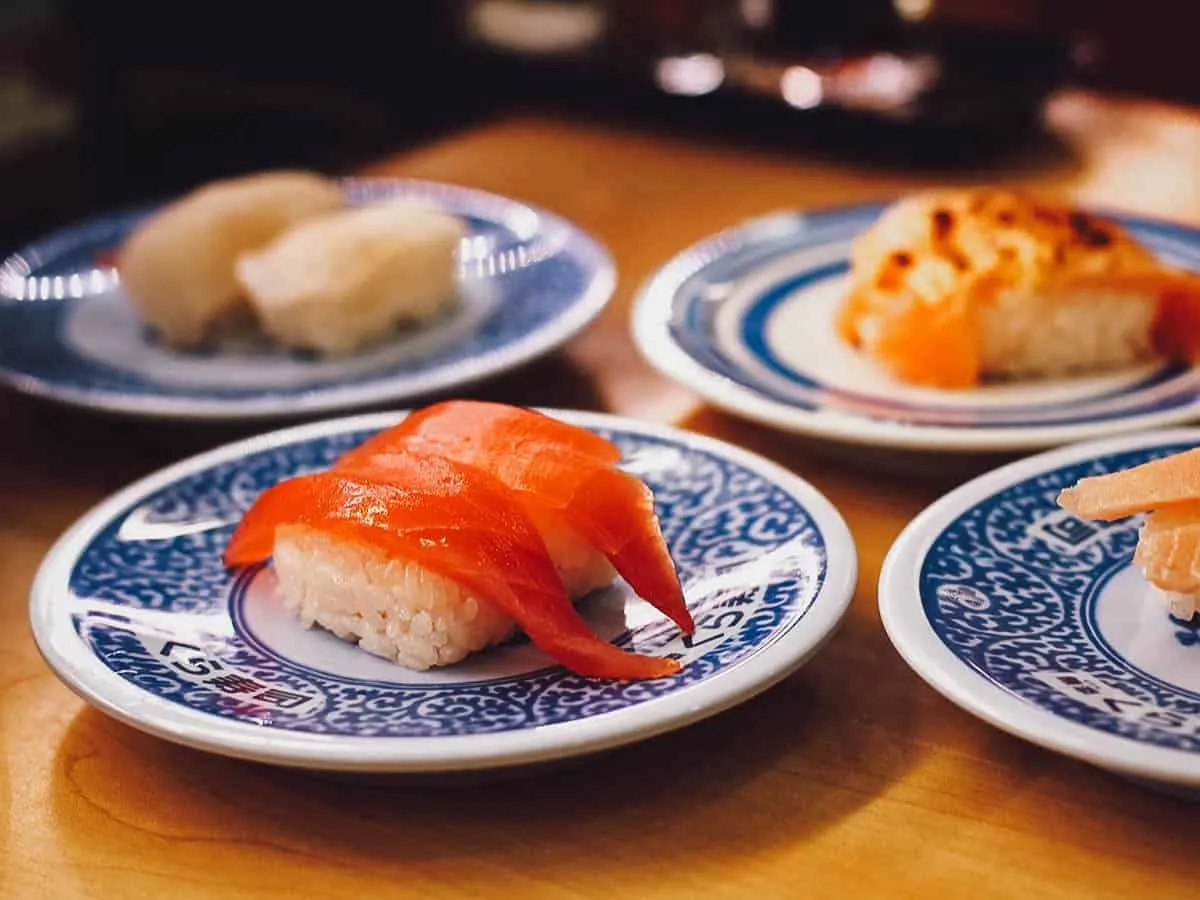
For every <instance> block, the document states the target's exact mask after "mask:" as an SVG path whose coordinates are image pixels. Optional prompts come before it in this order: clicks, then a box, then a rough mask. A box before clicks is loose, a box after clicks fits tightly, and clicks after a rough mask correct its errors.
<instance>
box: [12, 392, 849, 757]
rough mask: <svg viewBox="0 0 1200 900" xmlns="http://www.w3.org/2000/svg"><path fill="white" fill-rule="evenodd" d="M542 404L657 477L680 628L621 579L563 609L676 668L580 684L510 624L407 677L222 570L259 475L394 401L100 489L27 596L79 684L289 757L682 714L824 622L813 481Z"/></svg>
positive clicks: (804, 646) (829, 620) (810, 644)
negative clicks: (687, 620) (677, 583)
mask: <svg viewBox="0 0 1200 900" xmlns="http://www.w3.org/2000/svg"><path fill="white" fill-rule="evenodd" d="M553 414H554V415H559V416H562V417H563V418H566V419H569V420H570V421H573V422H576V423H579V424H581V425H584V426H587V427H590V428H593V429H595V430H596V431H598V432H600V433H602V434H604V435H606V436H608V437H610V438H611V439H612V440H614V441H616V442H617V443H618V445H619V446H620V447H621V449H622V450H623V451H624V461H623V463H622V465H623V466H625V467H626V468H627V469H628V470H630V471H632V472H635V473H637V474H638V475H639V476H641V477H642V478H644V479H645V480H646V482H647V483H648V484H649V485H650V486H651V488H652V489H653V490H654V492H655V497H656V500H657V503H658V511H659V515H660V517H661V521H662V525H663V531H664V533H665V535H666V537H667V540H668V542H669V545H670V548H671V552H672V555H673V557H674V558H675V560H676V563H677V565H678V567H679V570H680V573H681V578H682V580H683V583H684V586H685V592H686V596H687V599H688V603H689V606H690V608H691V610H692V613H693V616H694V617H695V619H696V622H697V631H696V633H695V635H694V637H691V638H687V639H683V638H681V636H680V633H679V632H678V629H676V628H675V627H674V626H673V625H671V623H670V622H668V621H667V620H666V619H665V618H663V617H662V616H660V615H659V614H658V613H656V612H655V611H654V610H652V609H651V608H650V607H648V606H647V605H645V604H643V603H642V602H641V601H639V600H637V599H636V598H634V597H633V596H632V595H631V594H630V592H629V591H628V589H627V588H625V587H624V586H623V585H622V584H621V583H620V582H618V583H617V584H616V585H614V586H613V587H611V588H609V589H606V590H602V591H598V592H596V593H594V594H592V595H590V596H589V597H587V598H585V599H584V600H582V601H581V609H582V610H583V612H584V614H585V616H586V617H587V618H588V619H589V621H590V622H591V623H592V625H593V627H594V628H595V629H596V630H597V631H598V633H599V634H601V635H602V636H604V637H606V638H608V639H611V640H613V641H615V642H617V643H619V644H623V645H630V646H633V647H636V648H638V649H639V650H644V651H646V652H649V653H654V654H659V655H663V654H678V655H679V657H680V658H681V659H682V661H683V662H684V664H685V667H684V669H683V671H682V672H681V673H680V674H679V675H677V676H674V677H671V678H667V679H661V680H656V681H641V682H624V683H621V682H589V681H587V680H585V679H583V678H580V677H577V676H575V675H572V674H570V673H569V672H567V671H566V670H564V669H562V668H559V667H557V666H555V665H553V664H552V663H551V661H550V660H549V659H548V658H547V657H545V656H544V655H542V654H541V653H540V652H539V651H538V650H536V649H535V648H534V647H533V646H532V645H531V644H529V643H528V642H524V643H522V642H520V641H517V642H514V643H511V644H509V645H506V646H503V647H500V648H496V649H493V650H489V651H487V652H485V653H482V654H478V655H477V656H475V657H473V658H470V659H468V660H466V661H464V662H463V663H461V664H458V665H456V666H452V667H447V668H445V669H441V670H433V671H431V672H427V673H416V672H412V671H409V670H406V669H403V668H400V667H398V666H396V665H393V664H392V663H389V662H386V661H384V660H382V659H379V658H377V657H373V656H371V655H369V654H367V653H366V652H364V651H362V650H359V649H358V648H356V647H354V646H353V645H351V644H348V643H344V642H342V641H340V640H338V639H337V638H335V637H333V636H332V635H330V634H328V633H326V632H324V631H321V630H311V631H310V630H306V629H304V628H303V627H301V626H300V625H299V623H298V622H297V621H294V620H293V619H292V618H291V616H290V615H288V613H287V612H286V611H285V610H284V608H283V607H282V605H281V603H280V601H279V599H278V598H277V597H276V595H275V593H274V581H273V576H272V574H271V570H270V569H269V568H263V567H259V568H257V569H254V570H251V571H249V572H247V573H245V574H242V575H239V576H234V575H231V574H230V573H229V572H227V571H226V570H225V569H224V568H223V567H222V565H221V560H220V554H221V551H222V548H223V546H224V544H225V542H226V540H227V539H228V536H229V534H230V532H231V530H232V527H233V525H234V523H235V522H236V521H237V520H238V519H239V517H240V515H241V514H242V513H243V511H244V510H245V509H246V508H247V506H248V505H249V504H250V503H251V502H252V501H253V499H254V498H255V497H256V496H257V495H258V493H259V492H260V491H262V490H263V489H265V488H266V487H268V486H269V485H271V484H274V483H276V482H277V481H279V480H281V479H282V478H285V477H288V476H291V475H294V474H297V473H300V472H302V471H308V470H312V469H315V468H323V467H325V466H327V465H329V464H330V463H332V461H333V460H334V459H335V457H336V456H337V455H338V454H339V453H340V452H342V451H344V450H346V449H347V448H349V447H351V446H352V445H354V444H356V443H358V442H359V441H361V440H362V439H364V438H365V437H366V436H367V435H368V434H370V433H371V432H373V431H375V430H377V429H379V428H380V427H383V426H384V425H387V424H390V423H391V422H393V421H395V420H396V418H397V417H396V415H395V414H388V415H383V416H380V415H375V416H369V417H358V418H351V419H343V420H337V421H332V422H324V423H319V424H315V425H309V426H303V427H300V428H295V429H290V430H286V431H281V432H276V433H274V434H269V435H266V436H263V437H259V438H255V439H252V440H249V441H243V442H240V443H237V444H232V445H230V446H228V447H225V448H222V449H219V450H216V451H213V452H210V453H206V454H204V455H202V456H198V457H196V458H194V459H191V460H188V461H185V462H183V463H180V464H178V465H175V466H172V467H171V468H169V469H166V470H164V471H162V472H160V473H158V474H156V475H153V476H151V477H149V478H147V479H145V480H143V481H141V482H139V483H137V484H135V485H133V486H132V487H130V488H128V489H126V490H124V491H122V492H121V493H120V494H118V495H116V496H115V497H113V498H111V499H110V500H108V501H107V502H105V503H103V504H102V505H100V506H99V507H98V508H97V509H95V510H94V511H92V512H90V513H88V514H87V515H86V516H85V517H84V518H83V519H82V520H81V521H80V522H79V523H78V524H77V525H75V526H74V527H73V528H72V529H71V530H70V531H69V532H68V533H67V534H66V535H64V537H63V538H62V539H61V540H60V541H59V543H58V544H57V545H56V546H55V547H54V548H53V550H52V551H51V552H50V554H49V555H48V556H47V558H46V560H45V561H44V562H43V564H42V567H41V570H40V571H39V574H38V576H37V579H36V582H35V584H34V587H33V594H32V600H31V616H32V622H33V630H34V634H35V636H36V639H37V642H38V645H39V646H40V648H41V650H42V653H43V654H44V656H45V657H46V659H47V660H48V662H49V663H50V665H51V666H52V667H53V669H54V670H55V671H56V672H57V673H58V674H59V676H60V677H61V678H62V679H63V680H64V681H65V682H66V683H67V684H68V685H70V686H71V687H72V688H73V689H74V690H75V691H77V692H78V693H79V694H80V695H81V696H83V697H84V698H85V699H86V700H88V701H89V702H91V703H92V704H94V705H95V706H97V707H98V708H100V709H102V710H104V711H105V712H107V713H109V714H111V715H113V716H115V717H117V718H118V719H121V720H123V721H125V722H127V723H129V724H131V725H133V726H135V727H137V728H141V729H143V730H145V731H148V732H151V733H153V734H157V735H160V736H162V737H165V738H168V739H170V740H174V741H178V742H180V743H183V744H187V745H190V746H193V747H199V748H202V749H206V750H211V751H215V752H218V753H225V754H229V755H233V756H239V757H245V758H250V759H255V760H260V761H264V762H272V763H281V764H286V765H293V766H300V767H311V768H325V769H348V770H366V771H436V770H465V769H479V768H486V767H498V766H505V765H516V764H527V763H536V762H542V761H547V760H550V759H555V758H559V757H566V756H572V755H575V754H581V753H586V752H590V751H596V750H601V749H604V748H607V747H612V746H616V745H620V744H624V743H628V742H630V741H635V740H638V739H641V738H645V737H648V736H650V735H653V734H657V733H659V732H663V731H667V730H669V729H673V728H676V727H679V726H681V725H684V724H687V723H689V722H692V721H695V720H697V719H701V718H703V717H705V716H708V715H711V714H713V713H716V712H718V711H720V710H722V709H725V708H726V707H729V706H731V705H733V704H735V703H738V702H740V701H742V700H745V699H747V698H748V697H750V696H752V695H754V694H756V693H758V692H759V691H761V690H764V689H765V688H767V687H768V686H770V685H771V684H773V683H774V682H776V681H778V680H779V679H781V678H783V677H784V676H785V675H787V674H788V673H789V672H791V671H792V670H793V669H795V668H796V667H797V666H799V665H801V664H802V663H804V662H805V661H806V660H807V659H808V658H809V656H810V655H811V654H813V653H814V652H815V651H816V650H817V649H818V648H819V647H820V646H821V644H822V643H823V642H824V641H825V639H826V638H828V637H829V636H830V634H831V633H832V632H833V630H834V629H835V627H836V626H837V624H838V622H839V621H840V619H841V617H842V615H843V613H844V612H845V610H846V607H847V604H848V603H849V601H850V597H851V595H852V593H853V590H854V585H855V579H856V556H855V550H854V545H853V542H852V540H851V538H850V535H849V533H848V531H847V529H846V526H845V524H844V523H843V522H842V519H841V518H840V516H839V515H838V514H837V512H836V511H835V510H834V509H833V507H832V506H830V504H829V503H828V502H827V501H826V500H825V499H824V498H823V497H821V495H820V494H818V493H817V491H816V490H814V489H813V488H812V487H810V486H809V485H807V484H806V483H804V482H803V481H801V480H799V479H798V478H796V477H795V476H793V475H790V474H789V473H787V472H785V471H784V470H782V469H780V468H777V467H776V466H774V465H773V464H770V463H768V462H766V461H764V460H762V459H760V458H758V457H755V456H752V455H750V454H748V453H746V452H745V451H742V450H738V449H736V448H733V447H730V446H727V445H725V444H722V443H719V442H716V441H713V440H710V439H706V438H702V437H698V436H695V435H691V434H687V433H684V432H679V431H674V430H669V429H661V428H655V427H652V426H649V425H646V424H642V423H637V422H633V421H629V420H622V419H616V418H611V417H607V416H601V415H588V414H583V413H558V412H555V413H553Z"/></svg>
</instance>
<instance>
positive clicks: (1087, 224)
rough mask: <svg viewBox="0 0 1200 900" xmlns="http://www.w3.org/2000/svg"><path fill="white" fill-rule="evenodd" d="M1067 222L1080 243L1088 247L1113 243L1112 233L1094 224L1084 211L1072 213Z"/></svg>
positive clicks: (1105, 245)
mask: <svg viewBox="0 0 1200 900" xmlns="http://www.w3.org/2000/svg"><path fill="white" fill-rule="evenodd" d="M1067 222H1068V223H1069V224H1070V226H1071V230H1072V231H1074V232H1075V237H1076V238H1077V239H1078V240H1079V243H1081V244H1083V245H1085V246H1087V247H1107V246H1108V245H1109V244H1111V243H1112V235H1110V234H1109V233H1108V232H1107V231H1105V230H1104V229H1102V228H1099V227H1098V226H1096V225H1095V224H1093V222H1092V221H1091V220H1090V219H1089V218H1088V217H1087V216H1085V215H1084V214H1083V213H1077V212H1076V213H1071V215H1070V216H1068V217H1067Z"/></svg>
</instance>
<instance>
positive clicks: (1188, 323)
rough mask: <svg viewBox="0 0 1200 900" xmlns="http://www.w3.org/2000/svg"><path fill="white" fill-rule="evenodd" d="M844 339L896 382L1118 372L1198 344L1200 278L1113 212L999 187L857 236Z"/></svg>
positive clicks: (964, 193) (969, 382)
mask: <svg viewBox="0 0 1200 900" xmlns="http://www.w3.org/2000/svg"><path fill="white" fill-rule="evenodd" d="M837 327H838V330H839V332H840V334H841V336H842V338H843V339H844V340H846V341H847V342H849V343H850V344H851V345H853V346H854V347H856V348H858V349H859V350H861V351H862V352H863V353H864V354H866V355H867V356H868V357H870V358H872V359H874V360H875V361H877V362H878V363H879V364H880V365H881V366H882V367H883V368H884V369H885V370H886V371H888V372H889V373H890V374H891V375H892V376H894V377H895V378H897V379H898V380H901V381H904V382H908V383H911V384H915V385H922V386H926V387H935V388H966V387H972V386H975V385H977V384H979V383H981V382H982V381H983V380H984V379H985V378H989V377H991V378H1009V379H1014V378H1017V379H1019V378H1044V377H1052V376H1062V375H1066V374H1072V373H1084V372H1096V371H1103V370H1111V369H1115V368H1120V367H1124V366H1130V365H1134V364H1137V363H1140V362H1146V361H1149V360H1153V359H1156V358H1162V357H1173V358H1180V359H1183V360H1185V361H1187V362H1191V361H1192V360H1193V359H1194V358H1195V357H1196V355H1197V353H1198V352H1200V276H1197V275H1195V274H1194V273H1189V272H1185V271H1181V270H1175V269H1171V268H1168V267H1166V266H1164V265H1163V264H1162V263H1160V262H1159V261H1158V260H1157V259H1156V258H1155V257H1154V255H1153V254H1152V253H1151V252H1150V251H1149V250H1147V249H1146V248H1145V247H1143V246H1142V245H1141V244H1140V243H1138V241H1136V240H1135V239H1134V237H1133V236H1132V235H1131V234H1130V233H1129V232H1127V231H1126V230H1125V229H1123V228H1122V227H1120V226H1119V225H1118V224H1116V223H1115V222H1112V221H1109V220H1106V219H1102V218H1100V217H1097V216H1092V215H1087V214H1085V213H1083V212H1080V211H1079V210H1076V209H1074V208H1072V207H1069V206H1067V205H1065V204H1062V203H1056V202H1051V201H1048V200H1043V199H1038V198H1035V197H1033V196H1032V195H1029V194H1027V193H1024V192H1020V191H1013V190H1002V189H996V188H976V189H971V190H960V191H934V192H931V193H927V194H922V195H918V196H914V197H910V198H907V199H905V200H902V201H900V202H898V203H896V204H894V205H893V206H891V207H889V208H888V209H887V210H885V211H884V213H883V214H882V215H881V216H880V217H879V219H878V220H877V221H876V222H875V223H874V224H873V225H872V226H871V228H869V229H868V230H867V231H866V232H864V233H863V235H862V236H861V237H860V238H859V239H858V240H857V241H856V242H855V244H854V247H853V251H852V254H851V272H850V276H849V291H848V294H847V298H846V300H845V302H844V303H843V305H842V307H841V308H840V310H839V312H838V319H837Z"/></svg>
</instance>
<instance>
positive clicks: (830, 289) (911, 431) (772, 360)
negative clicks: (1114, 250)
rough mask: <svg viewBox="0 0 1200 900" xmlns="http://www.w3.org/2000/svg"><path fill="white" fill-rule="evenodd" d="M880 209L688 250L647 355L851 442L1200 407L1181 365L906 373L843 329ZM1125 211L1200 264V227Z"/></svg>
mask: <svg viewBox="0 0 1200 900" xmlns="http://www.w3.org/2000/svg"><path fill="white" fill-rule="evenodd" d="M881 210H882V207H881V206H876V205H872V206H857V207H849V208H842V209H835V210H828V211H824V212H814V213H798V212H797V213H781V214H778V215H773V216H768V217H766V218H762V219H756V220H753V221H751V222H748V223H746V224H744V225H741V226H739V227H736V228H733V229H731V230H729V231H726V232H723V233H721V234H718V235H716V236H715V237H712V238H709V239H708V240H705V241H702V242H701V243H699V244H696V245H695V246H693V247H691V248H689V249H688V250H685V251H684V252H683V253H681V254H680V255H679V256H677V257H676V258H675V259H673V260H672V261H671V262H670V263H668V264H667V265H666V266H665V267H664V268H663V269H662V270H660V271H659V272H658V274H657V275H655V276H654V277H653V278H652V279H651V280H650V281H649V282H648V283H647V284H646V285H645V286H644V288H643V289H642V291H641V293H640V296H639V298H638V301H637V304H636V308H635V311H634V334H635V338H636V340H637V342H638V344H639V346H640V348H641V350H642V352H643V354H644V355H645V357H646V359H647V360H649V361H650V363H651V364H653V365H655V366H657V367H658V368H659V369H660V370H661V371H662V372H664V373H665V374H666V375H668V376H669V377H671V378H674V379H676V380H677V381H679V382H681V383H682V384H684V385H686V386H688V387H690V388H692V389H694V390H696V391H697V392H699V393H701V394H703V395H704V396H705V397H706V398H707V399H708V400H710V401H711V402H712V403H714V404H716V405H718V406H721V407H724V408H725V409H728V410H730V411H731V412H734V413H736V414H739V415H744V416H748V417H750V418H753V419H757V420H759V421H761V422H764V423H767V424H770V425H774V426H776V427H779V428H782V429H785V430H788V431H791V432H795V433H797V434H804V435H808V436H812V437H817V438H822V439H827V440H833V441H838V442H844V443H852V444H862V445H874V446H884V447H893V448H907V449H913V450H925V451H931V450H933V451H953V452H965V451H985V452H1001V451H1013V450H1027V449H1033V448H1043V447H1049V446H1053V445H1057V444H1062V443H1067V442H1071V441H1078V440H1083V439H1086V438H1094V437H1101V436H1106V435H1109V434H1114V433H1117V432H1121V431H1130V430H1134V429H1144V428H1147V427H1150V426H1152V425H1167V424H1178V423H1181V422H1184V421H1186V420H1191V419H1194V418H1197V417H1200V372H1197V371H1195V370H1193V369H1190V368H1186V367H1182V366H1174V365H1149V366H1141V367H1137V368H1132V369H1129V370H1125V371H1122V372H1120V373H1117V374H1108V375H1102V376H1094V377H1081V378H1069V379H1060V380H1053V381H1044V382H1038V383H1033V382H1026V383H1024V384H1015V383H1010V384H999V383H997V384H993V385H989V386H985V387H981V388H979V389H974V390H967V391H939V390H936V389H923V388H916V387H911V386H906V385H903V384H900V383H899V382H896V381H895V380H893V379H892V378H890V377H889V376H888V375H886V374H885V373H884V372H883V371H882V370H881V369H879V368H877V367H876V366H875V365H874V364H873V363H872V362H870V361H869V360H867V359H866V358H865V357H863V356H861V355H860V354H859V353H857V352H856V351H855V350H854V349H852V348H851V347H850V346H848V345H847V344H846V343H845V342H843V341H842V340H841V338H840V337H839V336H838V334H837V331H836V328H835V314H836V311H837V309H838V306H839V304H840V302H841V300H842V297H843V296H844V290H845V280H846V275H847V273H848V271H849V266H850V263H849V253H850V245H851V242H852V241H853V239H854V238H855V237H856V236H857V235H859V234H860V233H862V232H863V231H864V230H865V229H866V228H867V227H869V226H870V225H871V224H872V222H874V221H875V218H876V217H877V216H878V215H879V213H880V211H881ZM1115 218H1117V219H1118V220H1119V221H1120V222H1121V223H1122V224H1123V225H1125V226H1126V227H1127V228H1129V229H1130V230H1131V231H1132V232H1133V234H1134V235H1135V236H1136V237H1137V238H1138V239H1140V240H1142V241H1143V242H1145V243H1146V244H1147V245H1148V246H1149V247H1151V248H1152V249H1153V250H1154V251H1155V252H1157V253H1158V254H1159V255H1160V256H1161V257H1162V258H1163V259H1164V260H1166V261H1168V262H1170V263H1174V264H1177V265H1181V266H1186V267H1190V268H1194V269H1200V231H1198V230H1195V229H1190V228H1185V227H1183V226H1181V225H1174V224H1169V223H1166V222H1154V221H1149V220H1146V219H1133V218H1129V217H1126V216H1115Z"/></svg>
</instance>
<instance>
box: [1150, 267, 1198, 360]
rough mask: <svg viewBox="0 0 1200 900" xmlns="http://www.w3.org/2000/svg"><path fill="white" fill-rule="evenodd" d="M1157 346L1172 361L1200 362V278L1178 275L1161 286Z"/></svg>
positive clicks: (1156, 322) (1155, 332)
mask: <svg viewBox="0 0 1200 900" xmlns="http://www.w3.org/2000/svg"><path fill="white" fill-rule="evenodd" d="M1158 296H1159V300H1158V318H1157V320H1156V321H1155V323H1154V346H1155V348H1156V349H1157V350H1158V352H1159V353H1161V354H1163V355H1164V356H1167V357H1169V358H1172V359H1177V360H1181V361H1183V362H1190V363H1195V362H1197V361H1200V276H1197V275H1191V274H1187V275H1183V276H1175V277H1173V278H1171V279H1169V280H1168V281H1166V282H1165V283H1163V284H1160V285H1159V286H1158Z"/></svg>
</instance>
